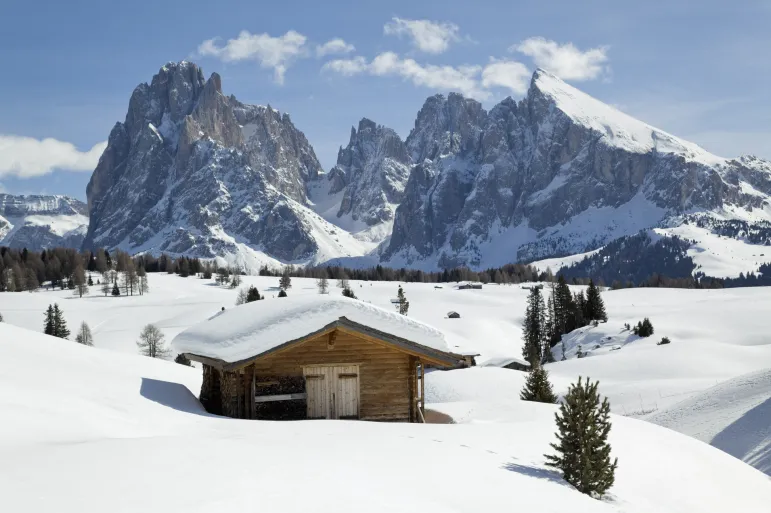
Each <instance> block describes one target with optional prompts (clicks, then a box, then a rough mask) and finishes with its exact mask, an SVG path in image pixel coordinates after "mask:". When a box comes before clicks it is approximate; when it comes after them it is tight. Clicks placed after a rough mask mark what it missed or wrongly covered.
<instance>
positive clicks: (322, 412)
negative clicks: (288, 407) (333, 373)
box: [303, 367, 331, 419]
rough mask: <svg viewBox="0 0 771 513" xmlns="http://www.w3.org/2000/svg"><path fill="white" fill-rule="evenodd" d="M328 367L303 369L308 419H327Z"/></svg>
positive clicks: (328, 414)
mask: <svg viewBox="0 0 771 513" xmlns="http://www.w3.org/2000/svg"><path fill="white" fill-rule="evenodd" d="M328 371H329V367H305V368H304V369H303V374H304V375H305V394H306V396H305V401H306V404H307V417H308V418H309V419H328V418H330V411H329V396H330V388H331V387H330V386H329V379H328V374H329V373H328Z"/></svg>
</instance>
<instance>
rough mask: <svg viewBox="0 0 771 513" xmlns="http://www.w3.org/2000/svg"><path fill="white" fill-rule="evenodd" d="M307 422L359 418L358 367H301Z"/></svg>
mask: <svg viewBox="0 0 771 513" xmlns="http://www.w3.org/2000/svg"><path fill="white" fill-rule="evenodd" d="M303 375H304V376H305V394H306V397H305V400H306V404H307V418H309V419H356V418H358V417H359V366H358V365H335V366H330V365H326V366H325V365H315V366H309V367H304V368H303Z"/></svg>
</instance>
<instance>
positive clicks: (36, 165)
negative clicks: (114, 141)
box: [0, 135, 107, 178]
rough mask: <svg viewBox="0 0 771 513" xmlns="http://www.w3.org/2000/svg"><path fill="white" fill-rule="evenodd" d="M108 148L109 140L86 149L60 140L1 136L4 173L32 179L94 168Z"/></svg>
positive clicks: (0, 173)
mask: <svg viewBox="0 0 771 513" xmlns="http://www.w3.org/2000/svg"><path fill="white" fill-rule="evenodd" d="M106 147H107V143H106V142H100V143H97V144H95V145H94V146H93V147H92V148H91V149H90V150H88V151H85V152H83V151H79V150H78V149H77V148H76V147H75V146H73V145H72V144H70V143H68V142H64V141H58V140H56V139H50V138H49V139H43V140H40V139H33V138H32V137H20V136H17V135H0V176H4V175H9V176H18V177H21V178H30V177H33V176H40V175H46V174H48V173H51V172H52V171H54V170H55V169H62V170H67V171H93V170H94V168H95V167H96V165H97V163H98V162H99V157H100V156H101V155H102V152H103V151H104V149H105V148H106Z"/></svg>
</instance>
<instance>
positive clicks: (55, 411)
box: [0, 324, 771, 513]
mask: <svg viewBox="0 0 771 513" xmlns="http://www.w3.org/2000/svg"><path fill="white" fill-rule="evenodd" d="M0 340H2V342H1V343H0V409H1V410H2V411H3V422H2V423H0V435H1V436H0V459H2V461H3V463H4V464H3V465H2V466H0V493H1V494H2V497H3V504H4V506H5V507H6V508H7V509H8V510H9V511H18V512H26V511H29V512H32V511H45V510H56V511H61V512H75V511H77V512H79V513H89V512H103V511H125V512H129V511H132V512H133V511H143V512H146V513H154V512H164V513H166V512H170V511H180V512H182V511H184V512H185V513H194V512H205V511H213V510H217V511H219V510H225V509H233V508H237V509H238V508H240V509H243V507H244V505H249V504H253V505H255V504H256V505H257V506H258V507H259V508H260V510H265V511H271V512H300V511H309V510H312V511H318V512H328V511H330V512H331V511H336V512H358V511H362V510H366V511H371V512H374V513H378V512H392V511H403V512H418V511H419V512H421V513H425V512H439V511H458V512H478V511H480V510H483V511H489V512H497V511H501V512H503V511H511V509H512V507H517V508H525V509H532V510H537V511H543V512H562V511H568V510H569V511H574V512H577V513H579V512H580V513H600V512H624V513H650V512H651V511H656V512H661V513H668V512H677V513H685V512H691V511H699V512H700V513H712V512H715V513H718V512H720V513H722V512H724V511H725V510H726V509H729V508H730V509H736V510H737V511H746V512H756V511H757V512H760V511H764V510H765V509H764V508H766V507H767V505H768V503H769V501H771V483H769V481H768V479H766V478H765V476H763V475H762V474H761V473H759V472H757V471H756V470H754V469H752V468H751V467H749V466H747V465H745V464H744V463H741V462H739V461H738V460H735V459H733V458H731V457H730V456H728V455H726V454H723V453H722V452H720V451H717V450H715V449H714V448H712V447H709V446H708V445H705V444H702V443H700V442H698V441H695V440H692V439H689V438H687V437H685V436H683V435H680V434H678V433H675V432H672V431H669V430H666V429H663V428H661V427H658V426H654V425H651V424H647V423H644V422H640V421H635V420H631V419H624V418H619V417H614V418H613V429H612V431H611V443H612V447H613V454H614V455H615V456H618V458H619V469H618V471H617V475H616V483H615V485H614V487H613V488H612V490H611V493H610V495H609V496H608V497H607V498H606V499H605V500H602V501H598V500H595V499H591V498H589V497H586V496H584V495H582V494H580V493H578V492H577V491H575V490H574V489H572V488H571V487H570V486H568V485H567V484H566V483H565V482H564V481H562V480H561V479H560V477H559V475H558V474H557V473H555V472H553V471H552V470H549V469H548V468H546V467H545V466H544V457H543V454H544V453H545V452H547V451H549V447H548V442H549V441H551V439H552V432H553V429H554V421H553V414H554V407H552V406H549V405H539V404H532V403H520V402H518V401H516V402H512V403H510V404H509V406H508V409H507V410H506V411H505V412H504V413H503V415H502V418H500V419H498V420H497V421H496V422H487V423H470V424H464V425H409V424H390V423H384V424H378V423H364V422H353V421H330V422H320V421H302V422H291V423H283V422H259V421H240V420H234V419H227V418H221V417H213V416H210V415H207V414H206V413H205V412H204V411H203V410H202V409H201V408H200V406H199V405H198V404H197V403H196V401H195V400H194V397H193V393H194V392H195V391H196V389H197V386H198V372H199V371H197V370H195V369H190V368H186V367H183V366H180V365H177V364H174V363H170V362H159V361H154V360H150V359H147V358H143V357H139V356H127V355H118V354H114V353H110V352H106V351H102V350H99V349H95V348H86V347H81V346H77V345H76V344H74V343H71V342H66V341H62V340H58V339H53V338H50V337H47V336H44V335H40V334H36V333H32V332H29V331H26V330H23V329H20V328H16V327H13V326H9V325H7V324H0ZM472 370H473V369H472ZM498 370H500V369H498ZM31 375H34V376H35V379H29V378H30V376H31ZM455 375H457V376H460V374H455ZM448 376H449V377H451V378H452V377H453V376H454V375H453V374H448ZM20 383H24V386H19V384H20ZM466 383H467V386H468V387H474V386H475V385H474V382H473V380H472V381H466ZM405 461H411V462H414V464H412V465H405V464H404V462H405ZM257 462H258V463H257ZM341 482H343V483H347V486H345V487H342V488H341V486H340V483H341ZM300 483H301V485H300ZM298 486H301V491H302V493H298ZM652 490H655V493H652ZM201 491H205V493H199V492H201ZM467 491H470V492H471V493H466V492H467ZM373 498H374V499H373Z"/></svg>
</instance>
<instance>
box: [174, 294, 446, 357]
mask: <svg viewBox="0 0 771 513" xmlns="http://www.w3.org/2000/svg"><path fill="white" fill-rule="evenodd" d="M341 317H345V318H347V319H348V320H350V321H353V322H357V323H359V324H364V325H366V326H369V327H370V328H373V329H376V330H378V331H382V332H384V333H388V334H390V335H394V336H397V337H401V338H404V339H407V340H409V341H411V342H414V343H416V344H420V345H423V346H426V347H429V348H431V349H436V350H439V351H448V348H447V343H446V341H445V338H444V334H443V333H442V332H441V331H439V330H437V329H436V328H433V327H431V326H429V325H427V324H423V323H422V322H418V321H415V320H413V319H410V318H409V317H407V316H405V315H400V314H398V313H396V312H395V311H389V310H385V309H383V308H380V307H378V306H374V305H371V304H369V303H365V302H364V301H359V300H356V299H349V298H346V297H330V296H327V295H321V294H314V295H307V296H299V297H287V298H281V299H277V300H271V301H255V302H252V303H247V304H245V305H242V306H239V307H237V308H234V309H232V310H228V311H225V312H224V313H223V314H222V315H218V316H216V317H213V318H211V319H209V320H208V321H206V322H202V323H201V324H198V325H196V326H193V327H192V328H189V329H187V330H185V331H183V332H182V333H180V334H179V335H177V337H176V338H175V339H174V341H173V344H172V345H173V347H174V349H175V350H176V351H177V352H180V353H191V354H196V355H199V356H206V357H209V358H217V359H220V360H223V361H226V362H237V361H239V360H243V359H246V358H250V357H252V356H255V355H259V354H262V353H264V352H266V351H269V350H271V349H273V348H275V347H277V346H279V345H281V344H283V343H285V342H289V341H291V340H296V339H299V338H302V337H304V336H306V335H308V334H310V333H313V332H315V331H318V330H320V329H321V328H323V327H324V326H326V325H328V324H330V323H332V322H334V321H336V320H338V319H340V318H341Z"/></svg>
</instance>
